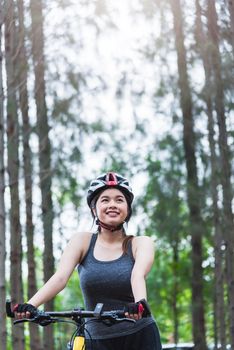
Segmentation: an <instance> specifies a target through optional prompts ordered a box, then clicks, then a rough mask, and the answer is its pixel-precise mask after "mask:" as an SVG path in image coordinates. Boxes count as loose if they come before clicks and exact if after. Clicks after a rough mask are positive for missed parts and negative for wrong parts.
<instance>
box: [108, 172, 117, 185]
mask: <svg viewBox="0 0 234 350" xmlns="http://www.w3.org/2000/svg"><path fill="white" fill-rule="evenodd" d="M106 184H107V186H116V185H118V180H117V177H116V175H115V173H107V174H106Z"/></svg>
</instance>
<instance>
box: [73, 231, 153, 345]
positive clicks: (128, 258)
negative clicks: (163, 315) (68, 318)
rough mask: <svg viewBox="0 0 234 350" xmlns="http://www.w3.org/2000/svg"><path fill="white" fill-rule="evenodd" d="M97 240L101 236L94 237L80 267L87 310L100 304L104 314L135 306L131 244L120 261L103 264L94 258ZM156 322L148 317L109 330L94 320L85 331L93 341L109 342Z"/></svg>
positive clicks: (116, 324)
mask: <svg viewBox="0 0 234 350" xmlns="http://www.w3.org/2000/svg"><path fill="white" fill-rule="evenodd" d="M97 236H98V234H93V235H92V238H91V241H90V246H89V249H88V251H87V253H86V255H85V257H84V259H83V260H82V262H81V263H80V265H79V266H78V272H79V277H80V286H81V290H82V293H83V297H84V302H85V307H86V309H88V310H93V309H94V308H95V306H96V304H97V303H103V304H104V308H103V310H116V309H117V310H122V309H123V308H124V305H126V304H127V303H130V302H134V297H133V294H132V288H131V281H130V280H131V273H132V268H133V265H134V257H133V254H132V245H131V242H129V245H128V249H127V253H126V254H124V253H123V254H122V255H121V256H120V257H119V258H118V259H115V260H111V261H100V260H97V259H95V257H94V254H93V251H94V247H95V243H96V240H97ZM153 322H154V320H153V318H151V317H147V318H142V319H141V320H138V321H137V322H136V323H132V322H128V321H123V322H120V323H115V324H113V325H111V326H107V325H106V324H105V323H103V322H100V321H96V320H92V321H90V322H88V323H87V326H86V328H87V330H88V331H89V333H90V334H91V336H92V338H93V339H107V338H114V337H119V336H122V335H127V334H131V333H134V332H136V331H138V330H140V329H142V328H144V327H145V326H147V325H149V324H151V323H153Z"/></svg>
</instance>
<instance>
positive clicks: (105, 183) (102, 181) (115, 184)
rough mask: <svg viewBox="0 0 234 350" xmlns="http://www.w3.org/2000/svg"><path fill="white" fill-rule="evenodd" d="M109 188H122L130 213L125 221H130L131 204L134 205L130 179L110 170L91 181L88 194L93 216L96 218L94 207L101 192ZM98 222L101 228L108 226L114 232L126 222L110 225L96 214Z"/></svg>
mask: <svg viewBox="0 0 234 350" xmlns="http://www.w3.org/2000/svg"><path fill="white" fill-rule="evenodd" d="M108 188H116V189H118V190H120V191H121V192H122V193H123V195H124V196H125V198H126V201H127V204H128V215H127V217H126V219H125V222H128V221H129V219H130V217H131V215H132V208H131V205H132V201H133V198H134V195H133V193H132V189H131V187H130V186H129V182H128V180H127V179H125V178H124V177H123V176H121V175H119V174H117V173H114V172H108V173H106V174H102V175H100V176H98V177H97V179H95V180H93V181H91V183H90V186H89V189H88V194H87V203H88V206H89V207H90V209H91V213H92V216H93V217H94V218H95V215H94V213H93V210H92V209H93V208H95V205H96V202H97V200H98V197H99V195H100V194H101V192H103V191H104V190H106V189H108ZM96 224H97V225H98V226H99V228H100V226H101V227H103V228H107V229H109V230H111V231H112V232H114V231H116V230H119V229H121V228H122V227H123V224H124V222H122V223H121V224H120V225H118V226H110V225H106V224H105V223H103V222H101V221H100V220H99V218H98V217H97V216H96Z"/></svg>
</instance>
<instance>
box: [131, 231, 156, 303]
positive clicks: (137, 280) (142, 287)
mask: <svg viewBox="0 0 234 350" xmlns="http://www.w3.org/2000/svg"><path fill="white" fill-rule="evenodd" d="M133 254H134V257H135V264H134V267H133V270H132V275H131V285H132V292H133V295H134V299H135V302H137V301H139V300H141V299H146V300H147V291H146V282H145V278H146V276H147V274H148V273H149V271H150V269H151V267H152V265H153V261H154V242H153V241H152V239H151V238H150V237H148V236H142V237H135V238H134V240H133Z"/></svg>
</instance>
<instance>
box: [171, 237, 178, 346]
mask: <svg viewBox="0 0 234 350" xmlns="http://www.w3.org/2000/svg"><path fill="white" fill-rule="evenodd" d="M177 238H178V237H177ZM178 263H179V255H178V240H176V241H175V242H174V244H173V278H174V290H173V297H172V298H173V299H172V300H173V304H172V309H173V321H174V342H175V344H178V341H179V318H178V306H177V301H178Z"/></svg>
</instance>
